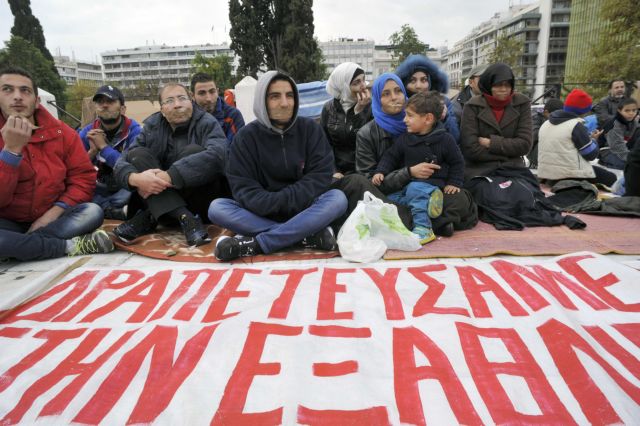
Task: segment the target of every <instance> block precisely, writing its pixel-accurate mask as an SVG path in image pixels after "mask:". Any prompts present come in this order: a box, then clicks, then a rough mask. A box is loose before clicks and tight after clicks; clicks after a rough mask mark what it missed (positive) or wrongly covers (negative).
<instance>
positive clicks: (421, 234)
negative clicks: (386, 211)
mask: <svg viewBox="0 0 640 426" xmlns="http://www.w3.org/2000/svg"><path fill="white" fill-rule="evenodd" d="M411 232H413V233H414V234H416V235H417V236H418V238H419V239H420V244H422V245H425V244H427V243H430V242H431V241H433V240H435V239H436V234H434V233H433V230H432V229H431V228H427V227H426V226H416V227H415V228H413V231H411Z"/></svg>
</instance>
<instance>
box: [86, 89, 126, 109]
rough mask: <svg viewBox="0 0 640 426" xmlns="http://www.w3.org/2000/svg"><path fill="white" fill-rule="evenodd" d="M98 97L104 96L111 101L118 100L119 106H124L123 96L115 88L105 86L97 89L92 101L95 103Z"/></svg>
mask: <svg viewBox="0 0 640 426" xmlns="http://www.w3.org/2000/svg"><path fill="white" fill-rule="evenodd" d="M99 96H106V97H107V98H109V99H112V100H116V99H117V100H119V101H120V104H122V105H124V96H123V95H122V92H121V91H120V90H118V88H117V87H114V86H111V85H105V86H102V87H100V88H99V89H98V91H97V92H96V94H95V95H93V101H94V102H95V101H96V99H97V98H98V97H99Z"/></svg>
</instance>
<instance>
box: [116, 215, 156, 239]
mask: <svg viewBox="0 0 640 426" xmlns="http://www.w3.org/2000/svg"><path fill="white" fill-rule="evenodd" d="M156 226H158V221H156V220H155V218H154V217H153V216H152V215H151V212H150V211H149V210H140V211H138V213H136V215H135V216H134V217H132V218H131V219H129V220H127V221H126V222H123V223H121V224H120V225H118V226H116V228H115V229H114V230H113V233H114V234H115V235H116V237H118V238H120V239H121V240H122V241H124V242H125V243H127V244H131V243H132V242H133V240H135V239H136V238H138V237H140V236H142V235H145V234H149V233H151V232H153V231H154V230H155V229H156Z"/></svg>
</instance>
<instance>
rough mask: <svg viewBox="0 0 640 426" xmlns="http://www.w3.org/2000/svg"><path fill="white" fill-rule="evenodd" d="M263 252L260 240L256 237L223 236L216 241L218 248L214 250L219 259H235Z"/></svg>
mask: <svg viewBox="0 0 640 426" xmlns="http://www.w3.org/2000/svg"><path fill="white" fill-rule="evenodd" d="M260 253H262V249H261V248H260V244H258V240H256V239H255V238H254V237H243V236H240V235H238V236H235V237H233V238H232V237H227V236H222V237H220V238H218V241H216V248H215V250H214V251H213V254H215V256H216V259H218V260H233V259H237V258H239V257H246V256H255V255H256V254H260Z"/></svg>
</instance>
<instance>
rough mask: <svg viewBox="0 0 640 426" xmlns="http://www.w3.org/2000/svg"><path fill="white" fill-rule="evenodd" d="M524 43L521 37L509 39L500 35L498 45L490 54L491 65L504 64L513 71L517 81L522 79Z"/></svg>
mask: <svg viewBox="0 0 640 426" xmlns="http://www.w3.org/2000/svg"><path fill="white" fill-rule="evenodd" d="M523 54H524V41H523V40H522V39H521V38H519V37H509V36H508V35H507V34H505V33H503V34H500V35H498V38H497V39H496V45H495V47H494V48H493V50H492V51H491V53H490V54H489V63H491V64H495V63H496V62H504V63H505V64H507V65H509V66H510V67H511V69H512V70H513V74H514V75H515V76H516V79H518V78H519V77H522V55H523Z"/></svg>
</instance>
